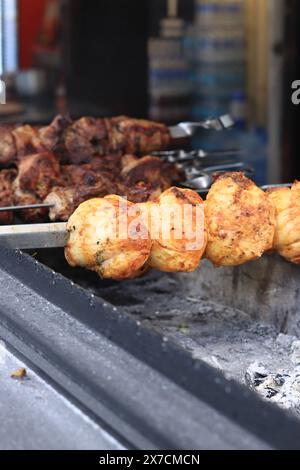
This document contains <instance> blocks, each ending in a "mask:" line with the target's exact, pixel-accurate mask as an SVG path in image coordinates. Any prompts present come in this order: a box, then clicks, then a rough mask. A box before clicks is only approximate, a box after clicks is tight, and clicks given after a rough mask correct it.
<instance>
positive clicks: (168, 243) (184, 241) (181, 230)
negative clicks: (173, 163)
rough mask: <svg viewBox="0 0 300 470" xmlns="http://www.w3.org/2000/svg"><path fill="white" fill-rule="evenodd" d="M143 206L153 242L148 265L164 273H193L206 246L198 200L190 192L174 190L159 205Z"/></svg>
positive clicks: (201, 209)
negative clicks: (145, 207) (145, 208)
mask: <svg viewBox="0 0 300 470" xmlns="http://www.w3.org/2000/svg"><path fill="white" fill-rule="evenodd" d="M142 206H143V205H141V207H142ZM146 206H147V213H148V223H149V224H150V226H151V235H152V240H153V244H152V249H151V254H150V258H149V265H150V266H151V267H152V268H155V269H158V270H160V271H163V272H192V271H195V270H196V269H197V268H198V266H199V263H200V260H201V258H202V256H203V254H204V251H205V248H206V243H207V231H206V220H205V215H204V204H203V201H202V199H201V197H200V196H198V194H197V193H196V192H194V191H191V190H189V189H179V188H175V187H173V188H170V189H168V190H167V191H165V192H164V193H163V194H162V195H161V196H160V198H159V199H158V203H156V204H155V203H154V204H152V205H151V204H149V203H148V204H146ZM149 215H150V217H149Z"/></svg>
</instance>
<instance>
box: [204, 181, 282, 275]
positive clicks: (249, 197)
mask: <svg viewBox="0 0 300 470" xmlns="http://www.w3.org/2000/svg"><path fill="white" fill-rule="evenodd" d="M206 218H207V221H208V243H207V248H206V257H207V258H208V259H209V260H210V261H211V262H212V263H213V264H214V265H216V266H238V265H241V264H243V263H246V262H248V261H252V260H255V259H257V258H259V257H260V256H262V255H263V253H264V252H266V251H268V250H271V249H272V247H273V240H274V235H275V223H276V220H275V208H274V206H273V204H272V203H271V201H270V199H269V198H268V196H267V195H266V194H265V193H264V192H263V191H262V190H261V189H259V188H258V187H257V186H256V185H255V184H254V183H253V182H252V181H251V180H249V179H248V178H246V177H245V176H244V175H243V174H242V173H227V174H224V175H222V176H221V177H219V178H218V179H217V181H216V182H215V183H214V184H213V186H212V188H211V190H210V191H209V193H208V197H207V201H206Z"/></svg>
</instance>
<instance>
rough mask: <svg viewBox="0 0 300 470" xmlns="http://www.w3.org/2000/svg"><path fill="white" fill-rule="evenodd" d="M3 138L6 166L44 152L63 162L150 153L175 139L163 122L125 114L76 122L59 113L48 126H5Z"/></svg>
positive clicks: (0, 131) (0, 152) (1, 157)
mask: <svg viewBox="0 0 300 470" xmlns="http://www.w3.org/2000/svg"><path fill="white" fill-rule="evenodd" d="M0 137H1V139H0V140H1V143H0V164H3V165H8V164H10V163H12V162H14V161H15V160H16V159H17V158H22V157H23V156H25V155H29V154H33V153H35V152H37V153H40V152H44V151H51V152H54V153H55V154H56V155H57V156H58V157H59V158H60V161H61V162H62V163H71V164H76V165H78V164H80V163H90V162H92V161H93V160H94V158H98V157H105V156H106V155H115V156H116V157H117V156H119V157H121V156H122V155H125V154H133V155H139V156H141V155H147V154H150V153H152V152H154V151H156V150H163V149H165V148H166V147H167V146H168V144H169V143H170V141H171V136H170V133H169V130H168V128H167V127H166V126H164V125H163V124H159V123H155V122H151V121H145V120H141V119H131V118H128V117H124V116H119V117H116V118H111V119H104V118H93V117H82V118H80V119H77V120H76V121H72V120H71V119H69V118H68V117H65V116H57V117H56V118H55V119H54V120H53V122H52V123H51V124H49V125H48V126H44V127H34V126H30V125H23V126H17V127H16V126H1V127H0ZM114 163H116V161H115V162H114Z"/></svg>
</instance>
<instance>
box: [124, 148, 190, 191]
mask: <svg viewBox="0 0 300 470" xmlns="http://www.w3.org/2000/svg"><path fill="white" fill-rule="evenodd" d="M121 177H122V179H123V181H124V183H125V185H126V186H134V185H136V184H138V183H140V182H143V183H146V184H150V185H152V186H160V187H161V189H162V190H163V191H164V190H166V189H168V188H170V186H172V185H173V184H178V183H179V182H180V181H182V180H183V177H182V175H181V172H180V170H179V169H177V168H176V167H175V165H170V164H166V163H164V162H163V161H162V160H161V159H160V158H158V157H151V156H148V157H144V158H134V159H130V160H128V161H127V163H126V164H125V166H124V167H123V169H122V172H121Z"/></svg>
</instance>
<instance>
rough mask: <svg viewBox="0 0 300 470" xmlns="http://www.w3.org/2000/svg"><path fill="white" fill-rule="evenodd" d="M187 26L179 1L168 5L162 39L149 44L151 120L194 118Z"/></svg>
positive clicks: (153, 40) (171, 120)
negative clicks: (178, 5) (191, 110)
mask: <svg viewBox="0 0 300 470" xmlns="http://www.w3.org/2000/svg"><path fill="white" fill-rule="evenodd" d="M185 32H186V26H185V23H184V21H183V20H182V19H180V18H178V16H177V0H169V1H168V17H167V18H164V19H163V20H161V22H160V36H159V37H158V38H151V39H150V41H149V96H150V109H149V114H150V117H151V119H154V120H158V121H165V122H176V121H180V120H185V119H186V118H188V116H189V114H190V98H191V81H190V68H189V63H188V61H187V59H186V57H185V51H184V46H183V43H184V37H185Z"/></svg>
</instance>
